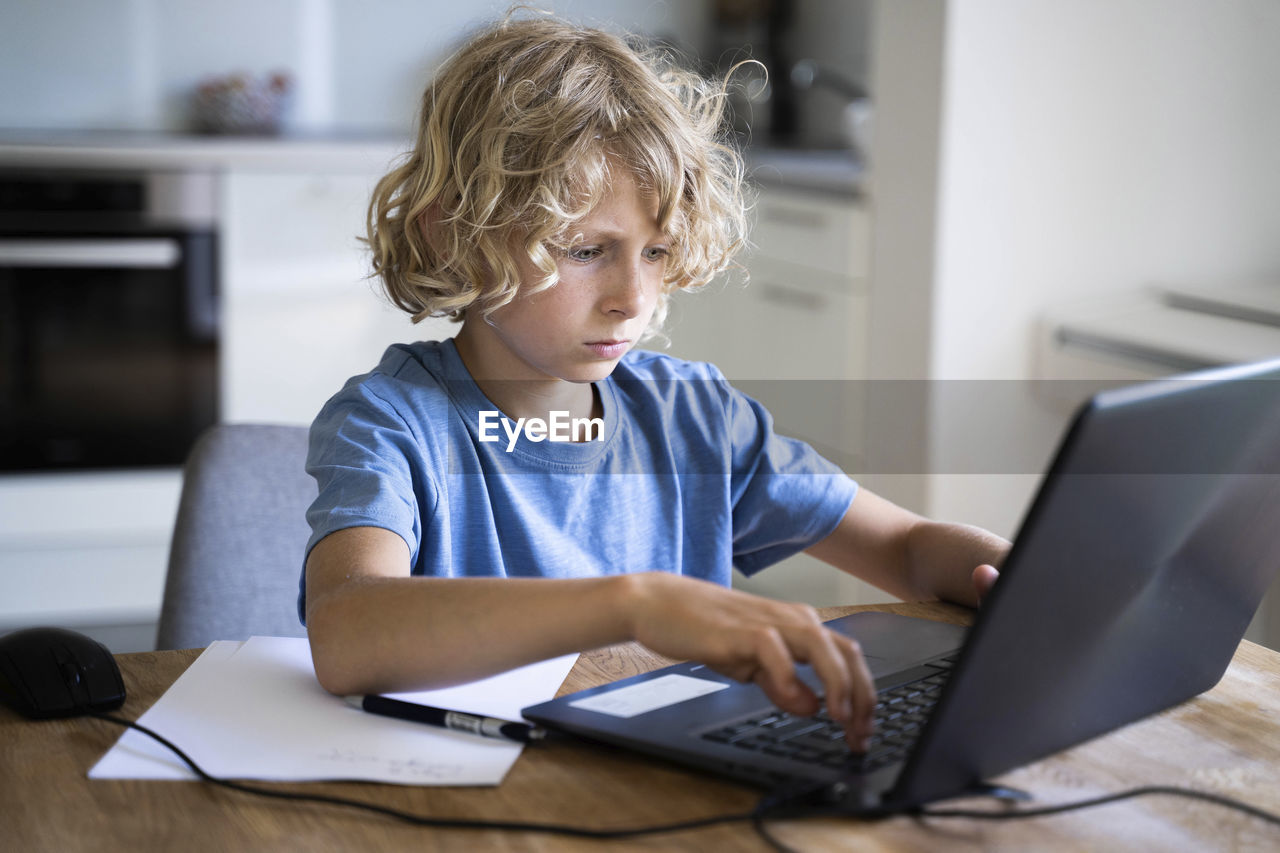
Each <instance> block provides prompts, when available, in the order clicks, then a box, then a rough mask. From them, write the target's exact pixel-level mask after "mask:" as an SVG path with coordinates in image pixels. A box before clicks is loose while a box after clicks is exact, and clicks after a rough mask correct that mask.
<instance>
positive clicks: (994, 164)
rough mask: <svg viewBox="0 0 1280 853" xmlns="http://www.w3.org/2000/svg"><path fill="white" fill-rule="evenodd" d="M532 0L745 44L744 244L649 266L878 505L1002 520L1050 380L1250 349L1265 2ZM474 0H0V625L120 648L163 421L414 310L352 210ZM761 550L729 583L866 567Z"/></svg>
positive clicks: (1272, 260)
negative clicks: (749, 235)
mask: <svg viewBox="0 0 1280 853" xmlns="http://www.w3.org/2000/svg"><path fill="white" fill-rule="evenodd" d="M539 5H540V7H543V8H549V9H551V10H554V11H555V12H557V13H559V14H562V15H564V16H566V17H569V18H572V19H575V20H579V21H582V22H584V23H591V24H597V25H600V26H603V27H605V28H611V29H620V30H625V31H628V32H631V33H634V34H636V35H638V36H640V37H642V38H644V39H646V40H649V41H653V42H657V43H662V44H666V45H669V46H671V47H672V48H674V49H677V50H679V51H680V52H681V53H682V54H683V55H684V56H685V57H686V58H687V61H688V62H689V63H690V64H691V65H694V66H696V67H698V68H700V69H702V70H703V71H705V72H707V73H709V74H714V73H722V72H723V71H724V70H725V69H727V68H728V67H730V66H732V65H733V64H734V63H735V62H738V61H740V60H742V59H745V58H753V59H756V60H758V61H759V62H760V65H759V66H751V67H750V68H747V69H745V70H744V71H743V72H740V74H739V80H740V82H741V85H740V86H739V87H738V88H737V89H736V90H735V94H734V98H733V108H734V127H735V130H736V131H737V132H738V133H739V134H740V139H741V142H742V144H743V146H744V151H745V153H746V155H747V159H748V163H749V167H750V174H751V177H752V180H753V182H754V184H755V186H756V189H757V192H758V199H757V204H756V208H755V211H754V216H755V219H756V224H755V231H754V236H753V242H754V244H755V245H754V247H753V249H752V251H751V252H750V253H748V254H747V255H746V256H745V257H744V262H743V266H744V270H745V272H747V273H749V275H743V274H742V271H739V273H738V274H736V275H732V276H729V277H727V278H726V280H725V281H723V282H719V283H716V284H713V285H711V286H709V287H708V288H706V289H705V290H703V291H702V292H699V293H696V294H680V295H679V296H678V298H677V299H676V300H675V303H674V305H673V310H672V318H671V322H670V324H669V328H668V334H669V337H670V344H669V351H671V352H672V353H674V354H677V355H681V356H684V357H689V358H699V359H706V360H711V361H714V362H716V363H717V364H718V365H720V366H721V368H722V369H723V370H724V371H725V373H726V374H727V375H728V376H729V377H730V378H731V379H733V380H735V382H737V383H738V384H740V385H741V386H742V387H744V389H746V390H747V391H748V392H749V393H752V394H755V395H756V396H759V397H760V398H761V399H763V400H764V401H765V402H766V403H767V404H769V406H770V408H771V409H772V410H773V411H774V413H775V415H776V416H777V419H778V423H779V425H780V428H782V429H783V430H785V431H787V432H791V433H793V434H796V435H799V436H801V437H803V438H806V439H807V440H809V441H811V442H812V443H814V444H815V445H816V446H818V447H819V448H820V449H822V450H823V451H824V452H825V453H826V454H828V455H829V456H830V457H831V458H832V459H834V460H836V461H837V462H838V463H839V464H841V465H842V467H844V468H845V470H846V471H848V472H849V473H850V474H851V475H852V476H854V477H856V478H857V479H859V480H860V481H862V482H864V483H866V484H867V485H869V486H871V487H872V488H875V489H877V490H878V491H881V492H883V493H884V494H886V495H888V496H890V497H892V498H894V499H896V500H898V501H900V502H902V503H903V504H905V505H907V506H909V507H911V508H912V509H915V510H918V511H920V512H924V513H927V514H930V515H934V516H939V517H945V518H949V519H953V520H960V521H967V522H971V523H975V524H981V525H984V526H987V527H989V528H991V529H993V530H995V531H996V532H998V533H1001V534H1003V535H1006V536H1012V535H1013V533H1014V532H1015V530H1016V528H1017V524H1018V522H1019V520H1020V518H1021V515H1022V513H1023V511H1024V510H1025V507H1026V503H1027V501H1028V499H1029V497H1030V495H1031V493H1032V490H1033V489H1034V487H1035V484H1036V483H1037V482H1038V479H1039V474H1040V472H1041V471H1042V470H1043V467H1044V465H1045V464H1046V463H1047V461H1048V458H1049V456H1050V454H1051V453H1052V450H1053V448H1054V446H1055V444H1056V442H1057V440H1058V437H1059V435H1060V433H1061V430H1062V428H1063V425H1064V423H1065V422H1066V420H1067V418H1068V417H1069V415H1070V412H1071V410H1072V407H1073V406H1074V405H1075V404H1076V403H1077V402H1078V401H1079V399H1081V398H1082V397H1083V396H1084V395H1085V394H1086V393H1088V391H1089V390H1091V389H1093V388H1096V387H1101V386H1102V385H1105V384H1107V383H1109V382H1114V381H1117V380H1126V381H1127V380H1131V379H1137V378H1146V377H1154V376H1163V375H1168V374H1171V373H1176V372H1180V371H1183V370H1187V369H1194V368H1197V367H1204V366H1210V365H1215V364H1224V363H1231V362H1235V361H1244V360H1250V359H1255V358H1262V357H1266V356H1269V355H1274V354H1280V168H1277V166H1278V165H1280V163H1278V161H1277V158H1276V153H1275V152H1277V151H1280V54H1278V53H1277V52H1276V51H1275V50H1274V45H1275V44H1277V43H1280V6H1277V4H1275V3H1274V2H1271V0H1221V2H1217V3H1213V4H1207V3H1203V2H1196V0H1079V2H1075V3H1069V4H1068V3H1060V2H1054V0H950V2H943V0H737V2H735V1H734V0H681V2H676V0H668V2H660V1H659V0H598V2H586V0H580V2H572V1H571V0H549V1H548V2H546V3H542V4H539ZM507 7H508V4H507V3H500V2H461V3H459V2H453V3H444V2H438V0H360V1H359V2H357V0H253V2H249V0H226V2H222V3H218V4H209V3H204V2H196V0H168V1H167V2H161V0H46V1H45V2H36V0H6V2H5V3H4V4H3V5H0V631H3V630H6V629H8V628H14V627H19V626H22V625H28V624H37V623H53V624H62V625H68V626H72V627H77V628H80V629H81V630H86V631H88V632H90V633H93V634H94V635H96V636H99V637H101V638H103V639H104V640H106V641H107V642H108V644H109V645H111V646H112V648H113V649H114V650H116V651H130V650H134V649H141V648H147V647H148V646H149V644H150V643H151V641H152V638H153V634H154V623H155V618H156V614H157V612H158V609H159V602H160V596H161V590H162V588H163V582H164V573H165V567H166V559H167V552H168V544H169V535H170V531H171V525H172V520H173V516H174V512H175V508H176V504H177V497H178V492H179V489H180V486H181V472H180V467H179V466H180V463H181V460H182V458H183V457H184V456H185V453H186V450H187V449H188V448H189V447H190V442H191V440H192V439H193V438H194V436H195V434H197V433H198V432H199V431H200V430H201V429H202V428H204V427H205V426H207V425H208V424H210V423H213V422H216V421H255V422H273V423H297V424H305V423H308V422H309V421H310V419H311V417H312V416H313V415H314V414H315V412H316V411H317V410H318V408H319V406H320V405H321V404H322V403H323V402H324V400H325V399H326V398H327V397H328V396H329V395H330V394H331V393H333V391H334V390H336V389H337V388H338V387H339V386H340V384H341V383H342V382H343V381H344V380H345V379H346V378H347V377H348V376H350V375H353V374H356V373H360V372H363V371H365V370H367V369H368V368H369V367H371V366H372V365H373V364H374V363H375V362H376V360H377V358H378V355H379V354H380V353H381V351H382V349H383V348H385V346H386V345H387V344H388V343H391V342H393V341H396V340H410V339H417V338H423V337H439V336H445V335H450V334H452V332H453V330H454V327H453V326H451V325H449V324H447V323H427V324H423V325H420V326H417V327H413V326H411V325H410V324H409V323H408V322H407V320H405V319H403V318H402V317H401V316H399V315H398V314H396V313H395V312H393V311H391V310H390V309H388V308H387V307H386V306H384V305H383V304H382V303H381V302H380V300H379V299H378V297H377V296H376V295H375V293H374V290H373V288H372V286H371V284H370V282H368V281H367V280H366V279H365V278H364V275H365V273H366V271H367V267H366V264H365V260H364V257H363V255H362V253H361V252H360V248H359V245H358V243H357V241H356V235H357V234H358V233H359V232H360V231H361V229H362V223H363V212H364V206H365V204H366V203H367V198H368V192H369V189H370V187H371V185H372V183H373V182H374V181H375V180H376V179H377V177H379V176H380V175H381V174H382V173H383V171H385V169H386V168H387V166H388V164H389V163H390V162H391V161H392V160H393V159H394V158H395V157H396V156H397V155H398V154H400V153H401V152H403V151H404V150H405V149H406V147H407V146H408V144H409V136H410V133H411V129H412V123H413V120H414V114H415V110H416V103H417V100H418V98H419V97H420V95H421V92H422V89H423V86H424V85H425V83H426V82H427V80H428V79H429V77H430V75H431V72H432V69H433V68H434V67H435V66H436V65H437V64H438V63H439V62H440V61H441V60H442V59H443V58H444V57H446V56H447V55H448V54H449V52H450V51H451V50H452V49H453V47H454V46H455V45H456V44H457V42H458V41H459V40H460V39H461V38H463V37H465V35H466V34H467V33H468V32H469V31H470V30H471V29H473V28H474V27H476V26H478V25H479V24H480V23H482V22H485V21H489V20H493V19H494V18H497V17H500V16H501V15H502V14H503V13H504V11H505V10H506V9H507ZM744 282H745V283H744ZM789 562H790V566H789V567H788V569H789V570H784V569H781V568H778V569H771V570H769V571H767V572H765V573H763V574H762V575H761V576H759V577H758V578H753V579H750V581H746V580H744V581H743V585H744V586H747V587H748V588H751V589H755V590H757V591H761V592H765V593H767V594H775V595H781V596H786V597H792V598H801V599H805V600H810V601H812V602H814V603H818V604H829V603H852V602H864V601H871V600H877V599H879V598H882V597H883V596H882V595H881V594H880V593H878V592H876V591H875V590H871V589H870V588H867V587H865V585H862V584H859V583H857V582H855V581H852V580H851V579H846V578H837V577H833V574H834V573H833V572H830V571H827V570H826V569H825V567H819V566H817V565H816V564H814V563H813V562H812V561H809V560H807V558H804V557H800V558H796V559H795V560H793V561H789ZM1273 598H1274V596H1273ZM1275 609H1276V608H1275V606H1274V605H1273V604H1268V605H1267V606H1265V607H1264V610H1263V611H1261V612H1260V614H1259V618H1258V619H1257V620H1255V626H1254V628H1253V629H1252V631H1253V633H1252V634H1251V636H1254V637H1255V638H1267V637H1271V638H1273V639H1272V640H1271V642H1272V643H1273V644H1274V636H1275V633H1276V632H1278V631H1280V613H1276V614H1272V613H1271V611H1272V610H1275ZM1268 617H1270V626H1268Z"/></svg>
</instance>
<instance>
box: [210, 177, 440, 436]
mask: <svg viewBox="0 0 1280 853" xmlns="http://www.w3.org/2000/svg"><path fill="white" fill-rule="evenodd" d="M378 177H379V175H378V174H374V173H372V172H350V173H342V172H334V171H332V170H326V171H298V172H284V171H262V170H232V171H229V172H228V173H227V174H226V175H225V176H224V178H223V192H222V199H223V219H222V221H223V231H222V236H223V242H222V269H223V271H224V272H223V284H224V291H223V341H222V359H221V368H222V370H221V377H222V405H223V408H222V418H223V420H227V421H269V422H273V423H296V424H308V423H310V422H311V420H312V418H314V417H315V415H316V413H317V412H318V411H319V410H320V407H321V406H322V405H323V404H324V402H325V401H326V400H327V399H328V398H329V397H330V396H332V395H333V394H334V393H335V392H336V391H337V390H338V389H339V388H341V387H342V385H343V383H344V382H345V381H346V380H347V379H348V378H350V377H351V376H354V375H356V374H359V373H364V372H366V371H368V370H370V369H371V368H372V367H373V366H374V365H376V364H377V362H378V359H379V357H380V356H381V355H382V352H383V351H384V350H385V349H386V348H387V347H388V346H389V345H391V344H393V343H396V342H400V341H410V340H421V339H423V338H442V337H450V336H452V335H453V333H454V332H455V331H456V329H457V326H456V325H455V324H453V323H450V322H448V321H446V320H428V321H425V322H423V323H420V324H417V325H414V324H413V323H411V322H410V321H409V318H408V315H406V314H405V313H404V312H403V311H401V310H399V309H398V308H394V307H393V306H391V304H390V303H389V302H387V301H386V299H385V298H384V297H383V296H382V295H381V291H380V290H379V288H378V285H377V282H376V280H374V279H370V278H368V277H367V276H368V272H369V268H368V261H367V253H366V252H365V250H364V247H363V245H362V244H361V243H360V242H359V239H358V235H359V234H360V233H361V231H362V227H363V223H364V221H365V208H366V206H367V205H368V202H369V194H370V192H371V190H372V188H373V184H374V182H375V181H376V180H377V178H378Z"/></svg>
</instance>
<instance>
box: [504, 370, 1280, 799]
mask: <svg viewBox="0 0 1280 853" xmlns="http://www.w3.org/2000/svg"><path fill="white" fill-rule="evenodd" d="M1277 531H1280V359H1277V360H1275V361H1269V362H1265V363H1258V364H1251V365H1240V366H1232V367H1227V368H1220V369H1214V370H1209V371H1203V372H1200V373H1195V374H1189V375H1186V376H1183V377H1179V378H1176V379H1169V380H1157V381H1154V382H1149V383H1144V384H1141V385H1136V386H1131V387H1126V388H1120V389H1116V390H1109V391H1104V392H1102V393H1099V394H1096V395H1095V396H1093V397H1092V398H1091V399H1090V400H1088V401H1086V402H1085V403H1084V404H1083V405H1082V406H1081V407H1080V409H1079V411H1078V412H1077V413H1076V416H1075V418H1074V419H1073V421H1072V423H1071V425H1070V426H1069V428H1068V429H1067V431H1066V433H1065V436H1064V438H1063V439H1062V441H1061V443H1060V445H1059V448H1058V451H1057V453H1056V455H1055V457H1054V461H1053V463H1052V465H1051V466H1050V469H1049V471H1048V473H1047V474H1046V475H1045V477H1044V478H1043V480H1042V482H1041V484H1040V487H1039V490H1038V492H1037V494H1036V496H1035V498H1034V500H1033V501H1032V502H1031V504H1030V508H1029V509H1028V510H1027V513H1026V516H1025V518H1024V519H1023V521H1022V523H1021V526H1020V528H1019V532H1018V534H1017V536H1016V537H1015V539H1014V544H1013V548H1012V550H1011V552H1010V553H1009V555H1008V558H1007V560H1006V561H1005V564H1004V567H1003V571H1002V572H1001V576H1000V580H999V581H998V582H997V583H996V585H995V587H994V588H993V589H992V591H991V593H990V594H989V596H988V597H987V600H986V602H985V603H984V604H983V606H982V608H981V609H980V610H978V611H977V613H976V615H975V621H974V623H973V627H972V628H971V629H968V630H966V629H964V628H961V627H958V626H954V625H947V624H943V623H939V622H933V621H928V620H920V619H913V618H908V617H905V616H899V615H894V614H886V613H877V612H864V613H857V614H853V615H851V616H846V617H843V618H840V619H836V620H833V621H832V622H829V623H827V624H828V625H829V626H830V627H831V628H833V629H834V630H836V631H839V632H842V633H845V634H848V635H849V636H852V637H855V638H856V639H857V640H858V642H859V644H860V645H861V646H862V648H863V650H864V652H865V654H866V658H867V662H868V666H869V668H870V669H871V672H872V676H873V677H874V679H875V683H876V688H877V692H878V694H879V702H878V706H877V728H878V740H877V742H876V743H875V744H874V745H873V747H872V749H871V750H870V751H869V752H868V753H867V755H866V756H858V755H854V754H852V753H851V752H850V751H849V750H848V748H847V747H846V746H845V745H844V743H843V738H842V736H841V733H840V732H839V731H838V730H837V729H835V728H834V727H833V726H832V725H829V723H830V721H829V720H825V718H824V717H823V716H822V715H821V714H820V715H819V716H817V717H812V718H797V717H792V716H790V715H787V714H783V713H782V712H780V711H778V710H777V709H776V708H775V707H774V706H773V705H772V704H771V703H770V702H769V700H768V699H767V698H766V697H765V695H764V693H763V692H762V691H761V690H760V689H759V688H758V687H756V686H755V685H752V684H740V683H738V682H735V681H733V680H732V679H730V678H728V677H726V676H722V675H720V674H719V673H716V672H714V671H712V670H711V669H709V668H707V667H705V666H703V665H700V664H697V663H682V664H676V665H674V666H670V667H666V668H663V669H659V670H656V671H654V672H650V673H646V674H644V675H639V676H635V677H633V678H627V679H624V680H621V681H618V682H615V683H612V684H608V685H604V686H600V687H596V688H593V689H590V690H585V691H582V692H579V693H575V694H572V695H567V696H562V697H560V698H557V699H554V700H552V701H550V702H544V703H542V704H539V705H534V706H532V707H529V708H526V709H524V716H525V717H527V718H528V719H530V720H532V721H534V722H536V723H539V724H541V725H543V726H546V727H548V728H550V729H552V730H558V731H561V732H566V733H570V734H572V735H577V736H582V737H586V738H590V739H593V740H596V741H601V742H605V743H609V744H614V745H617V746H621V747H624V748H627V749H630V750H635V751H638V752H642V753H647V754H649V755H653V756H657V757H660V758H663V759H668V760H672V761H676V762H679V763H681V764H684V765H687V766H691V767H695V768H700V769H703V770H707V771H710V772H713V773H717V774H720V775H724V776H728V777H732V778H735V779H739V780H743V781H746V782H749V783H753V784H755V785H759V786H763V787H766V788H770V789H775V790H784V791H785V790H791V791H799V790H805V791H811V792H813V797H814V798H815V801H819V802H823V803H826V804H829V807H831V808H834V809H835V810H837V811H841V812H847V813H851V814H865V815H882V814H891V813H895V812H899V811H905V810H909V809H912V808H915V807H918V806H920V805H922V804H924V803H928V802H931V801H934V800H938V799H943V798H947V797H952V796H960V795H965V794H971V793H984V792H985V793H990V792H991V790H992V789H991V787H990V786H989V784H988V783H987V780H990V779H992V778H993V777H995V776H998V775H999V774H1001V773H1003V772H1005V771H1007V770H1010V769H1012V768H1015V767H1018V766H1020V765H1023V764H1027V763H1029V762H1032V761H1035V760H1036V759H1039V758H1042V757H1044V756H1047V755H1050V754H1052V753H1055V752H1057V751H1059V750H1062V749H1065V748H1067V747H1070V746H1072V745H1074V744H1077V743H1080V742H1082V741H1085V740H1088V739H1090V738H1092V737H1095V736H1098V735H1101V734H1104V733H1106V732H1109V731H1111V730H1113V729H1116V728H1118V727H1120V726H1122V725H1125V724H1126V723H1129V722H1132V721H1134V720H1138V719H1141V718H1143V717H1145V716H1147V715H1149V714H1153V713H1155V712H1157V711H1161V710H1163V709H1165V708H1168V707H1170V706H1172V705H1175V704H1177V703H1179V702H1182V701H1184V700H1186V699H1189V698H1191V697H1193V696H1196V695H1197V694H1199V693H1201V692H1203V691H1205V690H1208V689H1209V688H1210V687H1212V686H1213V685H1215V684H1216V683H1217V682H1218V680H1219V679H1220V678H1221V677H1222V675H1223V673H1224V672H1225V671H1226V668H1227V666H1228V664H1229V663H1230V661H1231V657H1232V655H1233V653H1234V652H1235V649H1236V647H1237V645H1238V644H1239V642H1240V640H1241V638H1242V637H1243V636H1244V633H1245V630H1246V628H1247V627H1248V625H1249V622H1250V620H1251V618H1252V616H1253V614H1254V612H1255V611H1256V610H1257V608H1258V606H1259V604H1260V603H1261V600H1262V597H1263V594H1264V593H1265V592H1266V590H1267V588H1268V586H1269V585H1270V582H1271V579H1272V577H1273V575H1275V574H1276V569H1277V567H1280V534H1278V533H1277ZM799 669H800V672H801V677H802V678H804V679H805V680H806V681H807V682H808V683H809V684H810V685H811V686H813V687H814V688H815V690H818V691H819V693H820V684H819V682H818V680H817V679H816V678H815V677H814V675H813V672H812V671H811V670H810V669H809V668H808V667H807V666H803V665H802V666H800V667H799ZM887 747H891V748H887Z"/></svg>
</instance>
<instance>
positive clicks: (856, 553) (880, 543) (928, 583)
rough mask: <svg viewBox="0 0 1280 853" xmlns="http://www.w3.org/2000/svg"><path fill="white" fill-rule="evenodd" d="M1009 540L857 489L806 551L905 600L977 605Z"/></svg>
mask: <svg viewBox="0 0 1280 853" xmlns="http://www.w3.org/2000/svg"><path fill="white" fill-rule="evenodd" d="M1008 552H1009V543H1008V542H1007V541H1006V540H1004V539H1002V538H1000V537H999V536H996V535H995V534H993V533H989V532H987V531H986V530H983V529H981V528H978V527H970V526H968V525H963V524H948V523H944V522H937V521H930V520H928V519H926V518H922V517H921V516H919V515H916V514H915V513H913V512H910V511H908V510H906V509H903V508H902V507H900V506H898V505H897V504H894V503H892V502H890V501H887V500H885V499H884V498H882V497H880V496H879V495H876V494H875V493H873V492H871V491H868V490H867V489H859V490H858V493H857V495H856V496H855V497H854V499H853V503H852V504H850V506H849V510H848V512H846V513H845V516H844V518H843V519H841V521H840V523H839V524H838V525H837V526H836V529H835V530H834V531H832V533H831V534H830V535H829V536H827V537H826V538H825V539H823V540H822V541H821V542H818V543H817V544H816V545H813V546H812V547H810V548H809V549H808V553H810V554H812V555H813V556H815V557H817V558H818V559H820V560H823V561H825V562H827V563H830V564H831V565H833V566H835V567H836V568H838V569H841V570H842V571H845V572H848V573H849V574H851V575H854V576H856V577H859V578H862V579H863V580H865V581H868V582H869V583H872V584H875V585H876V586H878V587H880V588H881V589H883V590H885V591H887V592H890V593H892V594H893V595H896V596H898V597H899V598H901V599H903V600H905V601H924V600H928V599H934V598H939V599H942V600H943V601H952V602H955V603H957V604H964V605H966V606H969V607H976V606H977V605H978V602H979V601H980V599H981V598H983V597H984V596H985V595H986V593H987V591H988V590H990V588H991V585H992V584H994V583H995V581H996V579H997V577H998V572H997V570H998V569H999V567H1000V564H1001V563H1002V562H1003V561H1004V558H1005V555H1006V554H1007V553H1008Z"/></svg>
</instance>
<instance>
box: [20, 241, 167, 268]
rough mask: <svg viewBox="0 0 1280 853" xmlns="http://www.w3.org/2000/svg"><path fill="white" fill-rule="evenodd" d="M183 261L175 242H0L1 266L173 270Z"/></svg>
mask: <svg viewBox="0 0 1280 853" xmlns="http://www.w3.org/2000/svg"><path fill="white" fill-rule="evenodd" d="M181 258H182V248H181V247H180V246H179V245H178V241H177V240H165V239H155V240H0V265H5V266H10V267H27V268H31V267H100V268H104V269H172V268H173V267H176V266H177V265H178V261H179V260H181Z"/></svg>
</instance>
